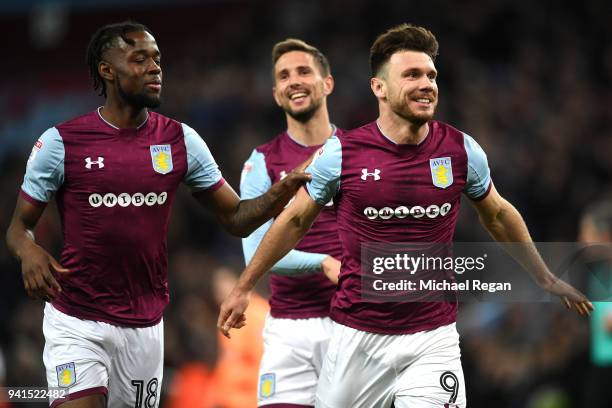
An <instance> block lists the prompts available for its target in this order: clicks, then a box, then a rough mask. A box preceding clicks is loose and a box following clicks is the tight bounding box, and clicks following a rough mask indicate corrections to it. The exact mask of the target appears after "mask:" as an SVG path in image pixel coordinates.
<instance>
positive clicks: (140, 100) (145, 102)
mask: <svg viewBox="0 0 612 408" xmlns="http://www.w3.org/2000/svg"><path fill="white" fill-rule="evenodd" d="M117 91H118V94H119V96H120V97H121V98H122V99H123V100H124V101H126V102H127V103H128V104H130V105H131V106H133V107H135V108H137V109H141V108H150V109H155V108H157V107H159V106H160V105H161V98H160V97H157V98H155V97H151V96H149V95H147V94H146V93H144V91H143V92H140V93H129V92H126V91H125V90H124V89H123V87H121V81H117Z"/></svg>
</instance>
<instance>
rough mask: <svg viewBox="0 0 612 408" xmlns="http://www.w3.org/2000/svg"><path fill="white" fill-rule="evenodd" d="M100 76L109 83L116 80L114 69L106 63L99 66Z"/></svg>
mask: <svg viewBox="0 0 612 408" xmlns="http://www.w3.org/2000/svg"><path fill="white" fill-rule="evenodd" d="M98 74H100V76H101V77H102V78H104V79H106V80H107V81H112V80H113V79H114V78H115V72H114V70H113V67H111V65H110V64H109V63H108V62H106V61H100V63H99V64H98Z"/></svg>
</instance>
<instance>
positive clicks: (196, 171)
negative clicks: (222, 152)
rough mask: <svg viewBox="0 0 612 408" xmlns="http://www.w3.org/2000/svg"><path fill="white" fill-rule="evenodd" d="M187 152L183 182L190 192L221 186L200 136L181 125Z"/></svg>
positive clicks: (215, 168) (210, 157)
mask: <svg viewBox="0 0 612 408" xmlns="http://www.w3.org/2000/svg"><path fill="white" fill-rule="evenodd" d="M182 126H183V134H184V135H185V148H186V150H187V173H186V174H185V178H184V179H183V181H184V182H185V184H187V186H189V188H191V191H193V192H196V191H201V190H208V189H213V188H217V187H221V185H223V177H222V176H221V171H220V170H219V166H218V165H217V163H216V162H215V159H214V158H213V156H212V154H211V153H210V150H209V149H208V146H207V145H206V143H205V142H204V140H202V138H201V137H200V135H198V133H197V132H196V131H195V130H193V129H192V128H190V127H189V126H187V125H185V124H184V123H183V124H182Z"/></svg>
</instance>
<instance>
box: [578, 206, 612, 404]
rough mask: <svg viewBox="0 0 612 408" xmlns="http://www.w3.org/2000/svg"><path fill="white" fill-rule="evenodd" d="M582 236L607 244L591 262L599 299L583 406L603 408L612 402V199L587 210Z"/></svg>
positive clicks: (591, 281)
mask: <svg viewBox="0 0 612 408" xmlns="http://www.w3.org/2000/svg"><path fill="white" fill-rule="evenodd" d="M579 239H580V241H581V242H583V243H585V244H604V243H605V244H607V245H606V246H605V247H603V248H601V247H600V248H601V249H602V250H603V255H604V257H599V260H598V261H597V262H596V263H593V264H590V265H589V276H588V278H587V288H588V291H587V294H588V295H589V296H590V297H591V298H592V299H594V300H596V301H594V302H593V305H594V306H595V310H594V311H593V315H592V316H591V364H590V367H589V368H590V369H589V371H588V373H587V376H586V381H585V389H584V396H583V402H582V405H581V406H584V407H603V406H609V405H610V404H611V403H612V388H610V378H612V200H607V201H600V202H598V203H595V204H593V205H592V206H590V207H589V208H588V209H587V210H586V211H585V213H584V215H583V217H582V220H581V222H580V234H579ZM588 249H597V247H596V246H595V247H592V248H588ZM598 252H601V251H598ZM598 255H602V254H598Z"/></svg>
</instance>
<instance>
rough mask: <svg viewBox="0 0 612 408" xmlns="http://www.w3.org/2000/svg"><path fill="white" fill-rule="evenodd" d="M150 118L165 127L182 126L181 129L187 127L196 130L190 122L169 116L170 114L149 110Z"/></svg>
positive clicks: (159, 125)
mask: <svg viewBox="0 0 612 408" xmlns="http://www.w3.org/2000/svg"><path fill="white" fill-rule="evenodd" d="M148 120H150V121H152V122H153V123H154V124H155V125H156V126H158V127H162V128H164V129H165V128H168V127H174V128H181V129H185V128H187V129H189V130H190V131H193V132H195V130H193V128H192V127H191V126H189V125H188V124H186V123H183V122H179V121H178V120H176V119H172V118H169V117H168V116H165V115H162V114H161V113H157V112H153V111H149V119H148ZM196 133H197V132H196Z"/></svg>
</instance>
